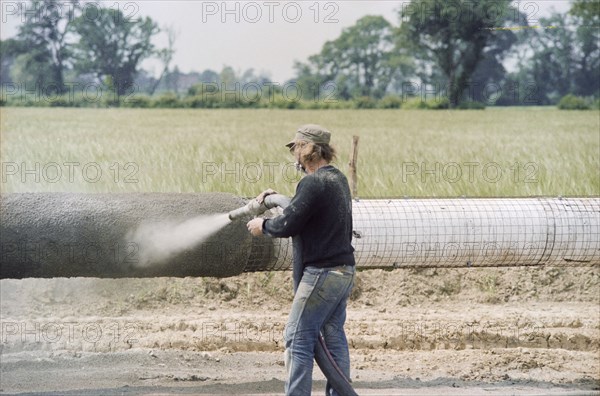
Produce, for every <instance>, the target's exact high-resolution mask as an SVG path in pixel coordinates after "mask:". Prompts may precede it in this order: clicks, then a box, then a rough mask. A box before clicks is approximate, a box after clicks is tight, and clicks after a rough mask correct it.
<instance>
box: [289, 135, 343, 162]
mask: <svg viewBox="0 0 600 396" xmlns="http://www.w3.org/2000/svg"><path fill="white" fill-rule="evenodd" d="M296 150H299V152H300V159H301V160H302V162H318V161H320V160H321V159H324V160H325V161H327V162H331V161H333V160H334V159H336V158H337V156H336V152H335V149H334V148H333V147H331V146H330V145H329V144H327V143H313V142H309V141H306V140H297V141H296V142H295V143H294V145H293V146H292V147H291V148H290V152H291V153H294V152H295V151H296Z"/></svg>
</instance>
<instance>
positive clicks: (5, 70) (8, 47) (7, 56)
mask: <svg viewBox="0 0 600 396" xmlns="http://www.w3.org/2000/svg"><path fill="white" fill-rule="evenodd" d="M22 52H24V50H23V49H22V43H21V42H20V41H18V40H15V39H8V40H0V62H1V63H0V83H1V84H5V83H8V82H12V79H11V76H10V74H11V69H12V67H13V65H14V63H15V60H16V58H17V56H19V54H20V53H22Z"/></svg>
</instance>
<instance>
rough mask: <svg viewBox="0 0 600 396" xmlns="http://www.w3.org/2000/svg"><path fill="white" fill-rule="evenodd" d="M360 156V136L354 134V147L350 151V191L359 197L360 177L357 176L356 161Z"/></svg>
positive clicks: (353, 195)
mask: <svg viewBox="0 0 600 396" xmlns="http://www.w3.org/2000/svg"><path fill="white" fill-rule="evenodd" d="M357 157H358V136H352V149H351V152H350V162H349V163H348V167H349V169H350V191H351V192H352V197H353V198H358V177H357V176H356V162H357Z"/></svg>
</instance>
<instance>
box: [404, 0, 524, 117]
mask: <svg viewBox="0 0 600 396" xmlns="http://www.w3.org/2000/svg"><path fill="white" fill-rule="evenodd" d="M509 4H510V1H509V0H480V1H478V2H472V1H466V0H456V1H452V2H446V1H442V0H412V1H411V3H410V5H409V7H404V8H403V9H402V10H401V11H400V16H401V19H402V20H403V23H402V24H401V27H400V31H399V34H400V36H399V39H400V40H401V42H403V43H404V45H406V46H407V47H408V48H410V49H411V50H412V52H413V54H414V56H415V57H416V58H417V60H418V61H419V63H420V66H421V68H422V70H423V69H425V70H431V72H426V73H427V74H431V73H435V70H434V69H435V68H437V69H438V70H439V71H441V73H442V75H443V76H444V78H445V79H446V83H447V84H446V86H447V90H448V99H449V101H450V106H451V107H456V106H457V105H458V104H459V103H460V102H461V101H462V100H464V98H463V92H464V91H465V89H466V88H467V86H468V84H469V81H470V80H471V79H472V76H473V73H474V72H475V70H476V69H477V67H478V66H479V64H480V62H481V61H482V60H483V59H484V55H485V50H486V47H488V46H489V44H490V43H491V42H493V41H494V40H493V39H494V37H496V36H498V34H497V33H496V32H495V29H497V28H501V27H503V26H505V23H506V21H507V16H509V15H514V14H515V11H514V10H513V9H512V8H511V7H510V5H509ZM504 51H505V49H503V50H502V51H500V52H499V53H498V54H496V55H493V54H492V52H489V56H490V57H488V59H489V60H492V59H491V56H497V55H499V54H502V52H504Z"/></svg>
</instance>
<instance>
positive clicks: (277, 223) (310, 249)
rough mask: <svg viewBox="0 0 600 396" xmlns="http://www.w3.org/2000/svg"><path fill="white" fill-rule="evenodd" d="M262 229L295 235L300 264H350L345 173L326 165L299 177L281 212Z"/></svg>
mask: <svg viewBox="0 0 600 396" xmlns="http://www.w3.org/2000/svg"><path fill="white" fill-rule="evenodd" d="M263 233H264V234H266V235H269V236H271V237H277V238H287V237H290V236H298V237H299V238H300V240H301V247H302V263H303V264H304V267H306V266H314V267H320V268H324V267H335V266H338V265H354V264H355V262H354V254H353V252H354V248H353V247H352V245H351V243H352V199H351V196H350V188H349V187H348V180H347V179H346V176H344V174H343V173H342V172H340V171H339V170H338V169H336V168H334V167H333V166H331V165H327V166H324V167H322V168H319V169H318V170H317V171H316V172H315V173H313V174H311V175H307V176H305V177H304V178H302V180H300V182H299V183H298V186H297V187H296V195H295V196H294V197H293V198H292V201H291V202H290V204H289V206H288V207H286V208H285V209H284V210H283V214H282V215H281V216H278V217H275V218H273V219H268V220H265V222H264V223H263Z"/></svg>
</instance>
